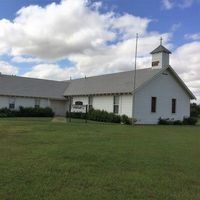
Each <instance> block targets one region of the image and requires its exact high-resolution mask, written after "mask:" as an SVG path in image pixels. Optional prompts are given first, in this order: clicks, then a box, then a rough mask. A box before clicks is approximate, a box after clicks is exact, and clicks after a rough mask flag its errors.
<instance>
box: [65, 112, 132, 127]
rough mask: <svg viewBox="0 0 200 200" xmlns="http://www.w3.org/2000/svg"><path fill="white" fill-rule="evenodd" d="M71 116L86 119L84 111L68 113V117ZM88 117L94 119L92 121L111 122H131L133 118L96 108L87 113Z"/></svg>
mask: <svg viewBox="0 0 200 200" xmlns="http://www.w3.org/2000/svg"><path fill="white" fill-rule="evenodd" d="M70 115H71V118H79V119H85V114H84V113H71V114H70V113H69V112H67V113H66V117H70ZM87 119H89V120H92V121H99V122H111V123H121V122H122V123H124V124H131V119H130V118H128V116H126V115H123V116H120V115H116V114H114V113H109V112H107V111H105V110H94V109H91V110H90V111H89V112H88V113H87Z"/></svg>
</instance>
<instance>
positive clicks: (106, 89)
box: [64, 68, 161, 96]
mask: <svg viewBox="0 0 200 200" xmlns="http://www.w3.org/2000/svg"><path fill="white" fill-rule="evenodd" d="M159 71H161V69H152V68H148V69H139V70H137V78H136V89H137V88H138V87H140V86H141V85H142V84H144V83H145V82H146V81H148V80H150V79H151V78H152V77H153V76H155V75H156V74H158V73H159ZM133 78H134V71H127V72H120V73H114V74H107V75H101V76H93V77H89V78H82V79H76V80H72V81H71V83H70V85H69V86H68V88H67V89H66V91H65V93H64V95H65V96H76V95H93V94H95V95H97V94H115V93H116V94H119V93H132V92H133V90H134V88H133Z"/></svg>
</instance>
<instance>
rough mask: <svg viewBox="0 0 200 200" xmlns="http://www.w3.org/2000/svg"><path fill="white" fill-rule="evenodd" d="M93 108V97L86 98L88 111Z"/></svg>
mask: <svg viewBox="0 0 200 200" xmlns="http://www.w3.org/2000/svg"><path fill="white" fill-rule="evenodd" d="M92 108H93V96H89V97H88V109H89V110H91V109H92Z"/></svg>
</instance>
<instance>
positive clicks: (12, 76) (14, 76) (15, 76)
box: [0, 74, 66, 83]
mask: <svg viewBox="0 0 200 200" xmlns="http://www.w3.org/2000/svg"><path fill="white" fill-rule="evenodd" d="M2 76H5V77H10V78H21V79H31V80H41V81H49V82H57V83H63V82H66V81H57V80H51V79H42V78H32V77H26V76H17V75H8V74H0V77H2Z"/></svg>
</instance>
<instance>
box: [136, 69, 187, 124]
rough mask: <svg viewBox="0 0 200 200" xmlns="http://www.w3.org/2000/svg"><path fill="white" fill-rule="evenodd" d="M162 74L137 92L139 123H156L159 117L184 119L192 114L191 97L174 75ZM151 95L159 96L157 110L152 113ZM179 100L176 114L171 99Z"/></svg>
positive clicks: (137, 117)
mask: <svg viewBox="0 0 200 200" xmlns="http://www.w3.org/2000/svg"><path fill="white" fill-rule="evenodd" d="M167 73H168V75H163V74H162V75H160V76H159V77H158V78H157V79H156V80H153V81H152V82H150V83H149V84H148V85H147V86H145V87H144V88H142V89H141V90H139V91H138V92H137V93H136V101H135V116H136V119H137V120H138V121H137V123H138V124H156V123H157V122H158V119H159V117H162V118H173V119H175V120H182V119H183V118H184V117H186V116H187V117H188V116H189V115H190V98H189V96H188V95H187V94H186V93H185V91H184V90H183V89H182V87H181V86H180V85H179V83H178V82H177V81H176V80H175V79H174V78H173V77H172V75H171V73H170V72H168V71H167ZM151 97H157V109H156V110H157V111H156V113H151ZM172 98H175V99H176V100H177V103H176V104H177V106H176V114H172V112H171V100H172Z"/></svg>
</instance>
